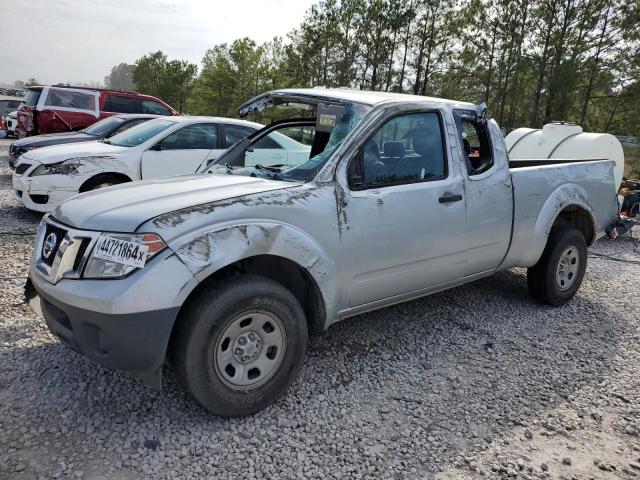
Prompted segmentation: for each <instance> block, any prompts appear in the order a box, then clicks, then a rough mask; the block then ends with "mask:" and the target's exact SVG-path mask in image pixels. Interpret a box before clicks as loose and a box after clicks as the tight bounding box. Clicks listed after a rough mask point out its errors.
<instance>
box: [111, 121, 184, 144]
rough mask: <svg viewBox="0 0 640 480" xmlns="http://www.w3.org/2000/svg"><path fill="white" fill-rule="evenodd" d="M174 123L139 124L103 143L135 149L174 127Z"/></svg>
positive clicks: (149, 122) (151, 122)
mask: <svg viewBox="0 0 640 480" xmlns="http://www.w3.org/2000/svg"><path fill="white" fill-rule="evenodd" d="M175 123H176V122H172V121H171V120H165V119H160V118H159V119H157V120H150V121H148V122H144V123H141V124H140V125H136V126H135V127H131V128H130V129H129V130H125V131H124V132H122V133H118V134H117V135H114V136H113V137H111V138H110V139H109V140H104V143H109V144H111V145H116V146H118V147H135V146H137V145H140V144H141V143H144V142H146V141H147V140H149V139H150V138H152V137H155V136H156V135H157V134H159V133H160V132H162V131H164V130H166V129H167V128H169V127H171V126H173V125H175Z"/></svg>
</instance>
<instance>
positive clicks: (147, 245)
mask: <svg viewBox="0 0 640 480" xmlns="http://www.w3.org/2000/svg"><path fill="white" fill-rule="evenodd" d="M136 247H138V248H136ZM166 247H167V244H166V243H164V240H162V238H160V236H159V235H156V234H155V233H139V234H136V233H132V234H126V233H103V234H102V235H100V237H98V240H97V241H96V244H95V245H94V247H93V250H92V251H91V256H90V257H89V261H88V262H87V266H86V268H85V269H84V275H83V276H84V277H85V278H122V277H125V276H127V275H128V274H130V273H131V272H133V271H134V270H136V269H138V268H141V267H140V263H139V260H140V258H141V256H142V254H143V253H144V257H145V259H144V262H148V261H149V259H151V258H152V257H153V256H155V255H156V254H158V253H159V252H161V251H162V250H164V249H165V248H166ZM105 257H108V259H107V258H105ZM136 262H138V263H136ZM144 262H143V265H144Z"/></svg>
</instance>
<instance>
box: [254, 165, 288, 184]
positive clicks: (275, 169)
mask: <svg viewBox="0 0 640 480" xmlns="http://www.w3.org/2000/svg"><path fill="white" fill-rule="evenodd" d="M284 166H285V165H284V164H280V165H270V166H268V167H265V166H264V165H260V164H259V163H256V164H255V165H254V166H253V168H255V169H256V170H260V171H261V172H263V173H265V174H266V175H267V177H269V178H270V179H271V180H279V179H280V178H279V177H278V174H279V173H280V172H282V168H280V167H284Z"/></svg>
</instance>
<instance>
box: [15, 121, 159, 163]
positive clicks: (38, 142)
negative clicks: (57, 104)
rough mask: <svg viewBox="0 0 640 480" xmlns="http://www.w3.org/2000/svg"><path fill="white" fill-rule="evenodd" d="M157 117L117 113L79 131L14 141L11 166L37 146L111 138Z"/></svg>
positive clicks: (48, 134)
mask: <svg viewBox="0 0 640 480" xmlns="http://www.w3.org/2000/svg"><path fill="white" fill-rule="evenodd" d="M157 117H158V115H146V114H117V115H112V116H110V117H107V118H104V119H102V120H99V121H98V122H96V123H94V124H93V125H91V126H89V127H87V128H85V129H83V130H79V131H77V132H61V133H47V134H44V135H36V136H33V137H26V138H23V139H20V140H18V141H16V142H13V143H12V144H11V145H10V146H9V166H10V167H11V168H12V169H14V168H15V166H16V162H17V161H18V157H20V155H22V154H24V153H26V152H28V151H31V150H34V149H36V148H42V147H49V146H52V145H63V144H69V143H80V142H89V141H93V140H101V139H103V138H109V137H111V136H113V135H116V134H118V133H120V132H124V131H125V130H127V129H129V128H131V127H133V126H135V125H138V124H140V123H142V122H145V121H147V120H151V119H152V118H157Z"/></svg>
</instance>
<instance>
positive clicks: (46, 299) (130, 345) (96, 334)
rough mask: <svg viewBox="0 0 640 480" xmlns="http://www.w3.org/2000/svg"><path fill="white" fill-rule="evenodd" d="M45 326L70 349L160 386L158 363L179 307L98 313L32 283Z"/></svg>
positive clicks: (163, 355)
mask: <svg viewBox="0 0 640 480" xmlns="http://www.w3.org/2000/svg"><path fill="white" fill-rule="evenodd" d="M33 286H34V288H35V291H36V292H37V295H38V297H37V298H35V299H34V300H35V301H36V302H39V304H40V308H41V310H42V315H43V316H44V319H45V321H46V323H47V327H48V328H49V330H50V331H51V333H53V334H54V335H56V336H57V337H58V338H59V339H60V340H62V341H63V342H64V343H66V344H67V345H69V347H71V348H72V349H73V350H75V351H76V352H78V353H81V354H82V355H84V356H86V357H88V358H90V359H91V360H93V361H94V362H96V363H98V364H100V365H103V366H105V367H108V368H112V369H114V370H123V371H127V372H130V373H132V374H133V375H135V376H137V377H138V378H140V379H142V380H143V381H144V382H145V383H147V384H149V385H151V386H153V387H156V388H160V387H161V386H162V365H163V363H164V360H165V355H166V349H167V345H168V343H169V337H170V335H171V329H172V327H173V322H174V321H175V318H176V316H177V315H178V310H179V307H173V308H166V309H162V310H152V311H146V312H138V313H125V314H113V313H100V312H95V311H91V310H85V309H83V308H78V307H75V306H73V305H70V304H67V303H64V302H61V301H60V300H57V299H54V298H53V297H51V296H49V295H47V294H46V293H44V291H43V290H42V289H41V288H39V287H38V285H37V283H34V284H33Z"/></svg>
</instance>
